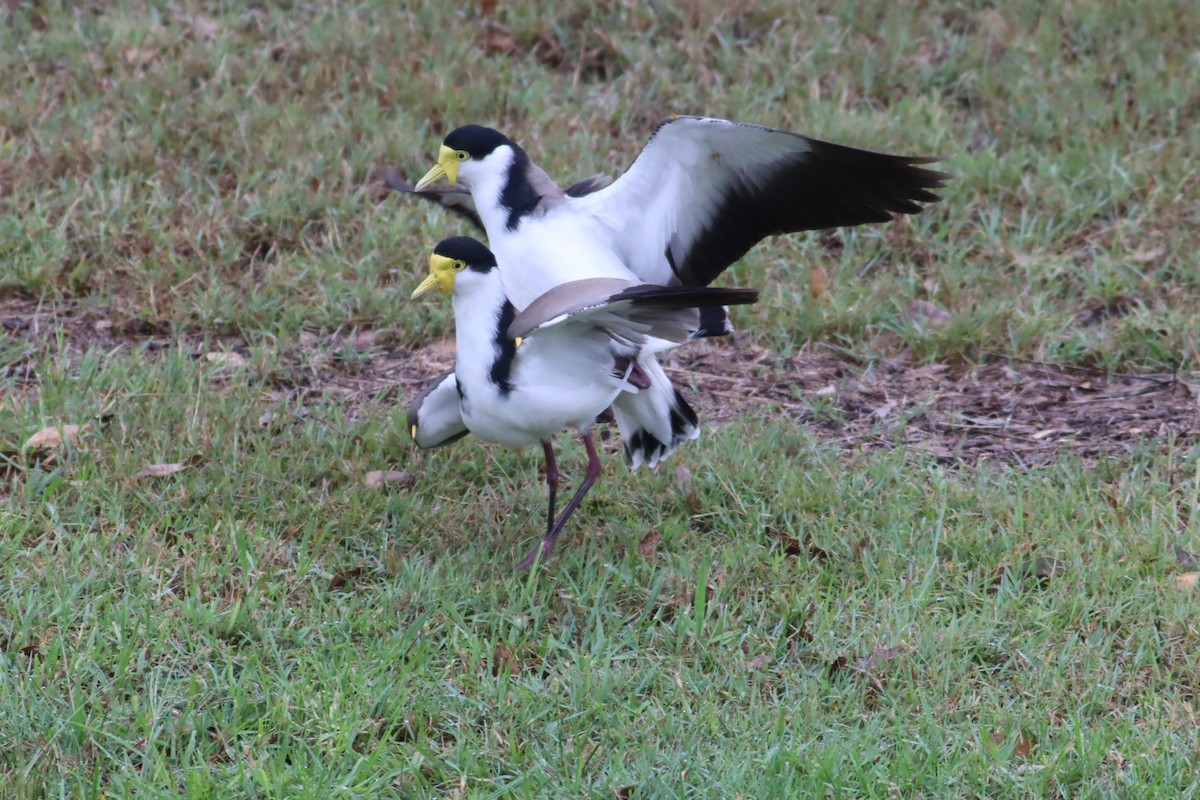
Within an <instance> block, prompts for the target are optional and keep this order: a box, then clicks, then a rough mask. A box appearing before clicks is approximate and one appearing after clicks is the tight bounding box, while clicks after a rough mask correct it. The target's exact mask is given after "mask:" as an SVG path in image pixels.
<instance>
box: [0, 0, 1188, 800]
mask: <svg viewBox="0 0 1200 800" xmlns="http://www.w3.org/2000/svg"><path fill="white" fill-rule="evenodd" d="M541 5H544V4H541ZM2 8H3V10H2V11H0V87H2V91H0V498H2V499H3V500H2V502H0V798H9V797H12V798H42V797H47V798H48V797H101V796H107V797H126V796H137V797H180V796H183V797H194V798H209V797H212V798H228V797H289V798H292V797H295V798H320V799H321V800H327V799H328V798H356V797H363V798H367V797H372V798H373V797H391V796H394V797H460V798H468V797H469V798H476V797H479V798H486V797H597V798H649V797H674V798H678V797H712V798H731V797H746V798H759V797H792V796H821V797H887V798H891V797H913V796H928V797H933V796H947V797H1006V796H1011V797H1017V796H1020V797H1148V796H1162V797H1191V796H1200V778H1198V777H1197V775H1200V768H1198V764H1197V761H1200V727H1198V725H1197V716H1198V715H1200V707H1198V704H1200V700H1198V691H1200V623H1198V622H1197V611H1198V610H1200V594H1197V593H1196V591H1195V590H1194V585H1195V583H1196V578H1197V577H1198V575H1197V573H1200V559H1198V558H1197V557H1196V556H1194V555H1192V554H1193V553H1196V552H1198V551H1200V527H1198V525H1197V522H1196V521H1195V519H1194V517H1195V516H1196V514H1197V512H1200V461H1198V457H1200V447H1198V443H1200V405H1198V400H1197V399H1198V397H1200V350H1198V349H1200V314H1198V313H1197V310H1198V309H1200V257H1198V256H1197V253H1196V231H1197V230H1200V203H1198V202H1197V201H1198V200H1200V155H1198V154H1200V95H1198V94H1197V90H1196V83H1195V78H1194V76H1195V74H1196V72H1197V69H1200V62H1198V61H1197V55H1196V54H1197V52H1200V14H1197V13H1196V12H1195V11H1194V10H1193V9H1192V4H1191V3H1188V2H1183V0H1179V2H1170V0H1155V1H1151V0H1145V1H1144V2H1136V1H1134V0H1129V1H1127V2H1115V3H1101V2H1097V1H1095V0H1081V1H1080V2H1073V3H1067V4H1062V5H1061V7H1059V6H1055V5H1054V4H1045V3H1033V2H1028V1H1027V0H1015V1H1014V2H1012V3H1008V4H1001V5H999V6H997V7H991V5H990V4H983V3H963V2H949V1H948V0H934V1H933V2H930V3H922V4H897V3H883V2H870V3H852V2H848V0H832V2H827V3H821V4H796V3H789V2H782V1H781V0H759V2H740V1H739V2H735V3H733V4H729V3H718V2H715V1H710V0H689V2H686V3H681V4H676V5H675V6H674V7H671V5H670V4H638V3H602V4H596V7H593V4H589V3H583V2H568V3H561V4H557V5H556V6H555V7H554V10H553V11H547V10H545V9H543V8H539V7H538V5H535V4H533V3H529V2H526V0H518V2H513V3H496V2H494V0H481V2H477V3H474V4H468V5H457V6H455V5H452V4H446V3H435V2H432V1H431V0H413V2H408V3H384V2H375V3H367V2H347V3H332V2H317V1H314V2H309V3H282V4H260V3H252V4H244V5H243V4H225V3H215V2H210V3H201V2H192V1H191V0H179V2H173V3H145V2H114V3H103V4H102V3H94V4H87V3H85V4H60V3H53V2H9V3H7V4H5V5H4V6H2ZM673 113H675V114H689V113H690V114H695V113H700V114H706V115H711V116H720V117H726V118H732V119H739V120H745V121H748V122H756V123H761V124H766V125H771V126H774V127H781V128H786V129H789V130H797V131H801V132H804V133H806V134H809V135H812V136H816V137H819V138H823V139H828V140H833V141H838V142H842V143H846V144H851V145H856V146H860V147H867V148H874V149H880V150H887V151H892V152H901V153H910V154H938V155H940V156H942V157H943V158H944V159H945V161H944V168H945V169H947V170H948V171H950V172H952V173H954V175H955V178H954V180H953V181H952V182H951V183H950V184H949V185H948V186H947V188H946V189H945V190H944V191H943V192H942V194H943V196H944V200H943V202H942V203H940V204H937V205H935V206H931V207H930V208H929V209H928V210H927V211H926V212H925V213H923V214H921V215H920V216H917V217H912V218H908V219H906V220H903V221H899V222H895V223H892V224H890V225H875V226H866V227H862V228H857V229H840V230H837V231H833V232H823V233H819V234H812V235H798V236H790V237H782V238H777V239H773V240H770V241H768V242H766V243H764V244H763V245H760V246H759V247H757V248H755V249H754V250H752V251H751V252H750V254H748V255H747V257H746V258H745V259H744V260H743V261H742V262H740V263H739V264H737V265H736V266H735V267H733V268H732V269H731V270H730V271H729V272H728V273H727V275H726V276H725V277H723V278H722V280H721V283H723V284H725V285H746V286H753V287H757V288H760V289H761V290H762V300H761V302H760V303H759V304H758V305H756V306H753V307H750V308H744V309H738V310H736V311H735V314H734V321H735V324H736V325H737V328H738V333H737V334H736V335H735V336H734V337H730V339H729V340H727V341H722V342H716V343H714V342H711V341H706V342H700V343H696V345H695V346H693V347H691V348H685V349H684V350H682V351H680V352H679V353H678V354H677V355H676V356H674V357H673V359H672V360H671V362H670V368H671V370H672V373H671V374H672V375H673V377H675V378H676V379H677V380H678V381H679V382H680V383H681V385H683V386H686V387H687V391H688V394H689V396H690V398H691V399H692V402H693V405H695V406H696V408H697V409H698V410H699V412H700V413H701V416H702V419H704V420H705V426H704V435H703V436H702V437H701V439H700V440H698V441H697V442H694V443H691V444H689V445H687V446H685V447H684V448H682V449H681V450H680V451H679V452H677V453H676V454H675V455H674V456H672V458H671V459H670V460H669V461H668V462H667V463H666V464H664V465H663V466H662V467H660V468H659V469H658V470H656V471H650V470H639V471H638V472H636V473H630V472H629V471H628V470H626V469H625V467H624V465H623V464H622V463H621V459H620V454H619V448H620V445H619V443H618V442H617V440H616V437H615V436H613V437H611V438H608V439H607V440H606V441H605V442H604V449H603V455H604V457H605V460H606V469H605V473H604V475H603V477H602V478H601V480H600V483H599V484H598V485H597V487H596V488H595V489H594V490H593V491H592V493H591V494H590V495H589V497H588V500H587V501H586V502H585V504H584V506H583V507H582V509H581V510H580V512H579V513H577V514H576V516H575V517H574V518H573V519H572V521H571V524H570V526H569V527H568V530H567V533H566V535H565V536H564V539H563V540H562V541H561V542H560V544H559V545H558V547H557V549H556V552H555V555H554V558H552V559H551V561H550V562H549V563H548V564H546V565H544V566H542V567H540V568H539V569H537V570H534V571H531V572H528V573H522V574H517V573H514V571H513V569H512V566H513V564H514V563H515V562H516V561H517V560H518V559H519V558H520V557H521V556H522V555H523V554H524V553H525V552H526V551H527V549H528V548H529V547H530V546H531V545H532V544H533V543H534V542H535V541H536V540H537V539H538V538H539V535H540V532H541V521H542V519H543V514H544V503H545V495H544V489H543V487H542V485H541V484H540V478H539V473H538V461H539V460H540V459H539V454H538V453H534V452H526V453H513V452H509V451H507V450H504V449H503V448H493V447H490V446H486V445H483V444H481V443H480V442H478V441H473V440H472V439H470V438H468V439H465V440H463V441H461V442H459V443H457V444H456V445H454V446H453V447H451V448H448V449H444V450H439V451H433V452H421V451H418V450H417V449H416V448H415V447H414V446H413V445H412V443H411V442H410V440H409V438H408V433H407V430H406V424H405V418H404V413H403V409H404V405H405V402H406V400H407V399H408V398H410V397H411V396H413V395H414V394H415V393H416V392H417V391H419V390H420V388H421V387H422V386H423V384H424V380H425V379H426V378H427V377H430V376H433V375H435V374H437V373H439V372H440V371H442V370H444V369H446V368H447V367H448V366H449V364H450V363H451V362H452V358H453V353H452V344H451V343H450V342H448V340H447V338H446V337H447V336H448V335H449V333H450V332H451V330H452V320H451V318H450V314H449V304H448V303H446V302H443V301H441V299H440V297H439V298H438V299H433V298H429V299H427V300H425V301H422V302H410V301H409V300H408V295H409V293H410V292H411V291H412V289H413V288H414V287H415V285H416V284H417V282H418V281H419V280H420V278H421V277H422V276H423V274H424V272H425V269H426V264H427V257H428V252H429V249H430V248H431V246H432V245H433V244H434V243H435V242H437V241H438V240H439V239H441V238H444V237H446V236H450V235H456V234H461V233H467V232H469V229H468V228H467V227H466V225H465V223H463V222H462V221H461V220H459V219H457V218H455V217H452V216H450V215H447V214H446V213H445V212H444V211H443V210H441V209H439V208H436V207H434V206H433V205H431V204H427V203H421V202H417V201H416V200H415V199H413V198H410V197H405V196H398V195H396V194H393V193H390V192H389V191H388V190H387V189H386V187H385V185H384V177H385V176H386V175H388V174H389V171H390V170H399V171H400V172H401V173H403V174H405V175H407V176H408V177H409V178H416V177H419V176H420V175H421V174H422V173H423V172H424V171H425V170H426V169H427V168H428V167H429V166H430V165H431V164H432V162H433V159H434V157H435V155H436V153H437V147H438V145H439V143H440V141H441V138H442V136H443V135H444V134H445V133H446V132H447V131H448V130H450V129H451V128H453V127H454V126H456V125H458V124H462V123H467V122H479V123H483V124H489V125H493V126H496V127H498V128H500V129H502V130H504V131H505V132H507V133H509V134H510V135H511V136H513V138H515V139H516V140H517V141H519V142H521V143H522V144H523V145H524V146H525V147H526V149H527V150H528V151H529V152H530V153H531V154H532V156H533V157H534V158H535V159H536V160H537V161H538V162H539V163H540V164H541V165H542V166H544V167H545V168H546V170H547V171H548V172H549V173H550V174H551V175H552V176H554V177H556V178H557V179H558V180H559V181H560V182H562V183H567V182H569V181H573V180H575V179H579V178H583V177H586V176H588V175H592V174H594V173H597V172H608V173H612V174H615V173H619V172H620V171H621V170H623V169H624V168H625V167H626V166H627V165H628V164H629V163H630V162H631V161H632V159H633V158H634V156H635V155H636V154H637V152H638V150H639V148H640V147H641V145H642V143H643V142H644V141H645V139H646V138H647V136H648V135H649V134H650V132H651V131H652V130H653V127H654V125H655V124H656V123H657V122H658V121H660V120H661V119H663V118H664V117H666V116H668V115H670V114H673ZM564 257H566V258H569V248H567V249H566V250H565V252H564ZM67 426H78V427H74V428H68V427H67ZM560 438H561V445H562V446H561V448H560V450H561V452H560V459H559V463H560V467H561V468H562V470H563V480H564V483H565V489H566V490H567V491H569V490H571V489H572V488H573V485H574V482H575V481H577V480H578V478H579V477H580V476H581V474H582V471H583V461H584V459H583V451H582V447H580V446H579V445H578V444H576V443H573V442H570V441H569V440H568V437H566V436H563V437H560ZM382 471H386V472H382Z"/></svg>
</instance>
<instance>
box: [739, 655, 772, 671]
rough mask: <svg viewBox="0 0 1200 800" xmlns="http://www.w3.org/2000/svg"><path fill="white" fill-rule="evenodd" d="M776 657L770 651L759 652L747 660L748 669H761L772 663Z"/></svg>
mask: <svg viewBox="0 0 1200 800" xmlns="http://www.w3.org/2000/svg"><path fill="white" fill-rule="evenodd" d="M773 660H774V658H773V657H772V656H771V654H770V653H759V654H758V655H756V656H755V657H754V658H752V659H750V660H749V661H747V662H746V669H761V668H762V667H765V666H767V665H768V664H770V663H771V662H772V661H773Z"/></svg>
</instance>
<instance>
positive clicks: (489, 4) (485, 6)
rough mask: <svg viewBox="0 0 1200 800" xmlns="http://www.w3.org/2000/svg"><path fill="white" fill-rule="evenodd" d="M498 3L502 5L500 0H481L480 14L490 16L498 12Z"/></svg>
mask: <svg viewBox="0 0 1200 800" xmlns="http://www.w3.org/2000/svg"><path fill="white" fill-rule="evenodd" d="M498 5H500V0H479V16H481V17H490V16H491V15H492V14H495V13H496V6H498Z"/></svg>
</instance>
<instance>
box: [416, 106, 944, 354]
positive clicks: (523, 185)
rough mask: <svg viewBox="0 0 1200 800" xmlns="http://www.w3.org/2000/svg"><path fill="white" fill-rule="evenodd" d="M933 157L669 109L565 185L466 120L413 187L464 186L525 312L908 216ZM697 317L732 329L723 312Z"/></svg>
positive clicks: (691, 275)
mask: <svg viewBox="0 0 1200 800" xmlns="http://www.w3.org/2000/svg"><path fill="white" fill-rule="evenodd" d="M937 160H938V159H937V158H930V157H920V156H916V157H914V156H897V155H886V154H882V153H874V152H870V151H867V150H858V149H855V148H852V147H846V146H843V145H839V144H831V143H829V142H823V141H820V140H818V139H812V138H809V137H807V136H801V135H799V134H795V133H788V132H786V131H781V130H775V129H772V128H766V127H762V126H759V125H750V124H746V123H740V122H732V121H729V120H724V119H709V118H702V117H677V118H672V119H670V120H667V121H666V122H663V123H662V124H661V125H659V126H658V128H657V129H656V130H655V131H654V133H653V135H652V136H651V137H650V140H649V141H648V142H647V143H646V146H645V147H644V148H643V149H642V152H641V153H640V154H639V155H638V157H637V158H636V159H635V160H634V162H633V165H632V166H630V168H629V169H628V171H626V172H625V173H624V174H623V175H621V176H620V177H618V178H617V179H616V180H615V181H612V182H611V183H607V182H606V179H604V180H599V181H597V182H596V183H595V184H589V185H587V186H586V187H585V190H583V191H580V190H575V191H567V190H563V189H561V188H560V187H559V186H558V184H556V183H555V182H554V181H553V180H551V178H550V177H549V176H548V175H547V174H546V173H545V172H544V171H543V170H542V169H541V168H540V167H538V166H537V165H536V164H534V163H533V162H532V161H531V160H530V158H529V155H528V154H527V153H526V152H525V151H524V150H522V149H521V147H520V146H518V145H517V144H516V143H515V142H513V141H512V140H511V139H509V138H508V137H507V136H505V135H504V134H502V133H500V132H498V131H495V130H492V129H491V128H485V127H482V126H479V125H467V126H465V127H461V128H457V129H455V130H453V131H451V133H450V134H449V135H448V136H446V138H445V140H444V142H443V143H442V146H441V150H440V152H439V154H438V160H437V164H436V165H435V166H434V167H433V168H432V169H430V170H429V172H428V173H427V174H426V175H425V176H424V177H423V178H422V179H421V180H420V181H419V182H418V183H417V185H416V187H415V188H416V189H417V190H418V191H420V190H423V189H425V188H426V187H428V186H430V185H431V184H433V183H434V182H436V181H438V180H441V179H443V178H445V179H446V180H447V181H449V182H450V183H451V184H452V185H453V184H455V183H458V184H461V185H462V186H464V187H466V188H467V189H468V190H470V192H471V195H472V198H473V200H474V210H475V212H476V213H477V214H478V216H479V218H480V219H481V220H482V223H483V226H484V228H485V229H486V231H487V235H488V246H489V247H490V248H491V249H492V250H493V251H494V252H495V254H496V257H497V259H499V262H500V264H501V270H500V272H501V276H502V277H503V280H504V288H505V290H506V291H507V292H508V296H509V298H510V300H511V301H512V303H513V304H514V305H515V306H516V307H517V308H518V309H521V308H524V307H525V306H527V305H528V304H529V303H531V302H533V300H534V298H536V297H538V296H539V295H541V294H543V293H545V292H547V291H549V290H550V289H552V288H554V287H555V286H557V285H558V284H560V283H564V282H566V281H571V280H579V279H582V278H620V279H624V280H632V281H641V282H645V283H652V284H657V285H662V286H707V285H708V284H709V283H711V282H712V281H713V280H714V279H715V278H716V277H717V276H719V275H720V274H721V273H722V272H723V271H724V270H725V269H726V268H727V267H729V266H730V265H731V264H733V263H734V262H736V261H737V260H738V259H740V258H741V257H742V256H743V255H744V254H745V253H746V252H747V251H748V250H749V249H750V248H751V247H753V246H754V245H755V244H756V243H757V242H759V241H760V240H762V239H763V238H765V237H767V236H771V235H773V234H782V233H790V232H795V231H804V230H813V229H821V228H832V227H838V226H844V225H859V224H862V223H867V222H886V221H888V220H890V219H891V218H892V215H894V214H916V213H918V212H920V211H921V209H922V206H921V204H922V203H932V202H935V201H937V200H938V199H939V197H938V196H937V195H936V194H935V193H934V190H936V189H938V188H940V187H941V186H942V185H943V184H944V183H945V181H946V180H947V179H948V178H949V175H947V174H945V173H942V172H936V171H933V170H930V169H927V168H925V167H924V166H923V165H925V164H929V163H932V162H935V161H937ZM585 183H587V182H585ZM568 243H569V245H570V253H571V257H570V258H564V257H563V254H564V245H565V244H568ZM703 327H704V332H705V333H724V332H725V331H726V328H725V327H724V325H722V324H720V319H718V320H713V319H711V318H706V319H705V320H704V326H703Z"/></svg>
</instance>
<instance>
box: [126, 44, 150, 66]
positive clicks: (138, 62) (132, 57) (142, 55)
mask: <svg viewBox="0 0 1200 800" xmlns="http://www.w3.org/2000/svg"><path fill="white" fill-rule="evenodd" d="M156 55H158V51H157V50H155V49H154V48H153V47H126V48H125V49H124V50H122V51H121V58H122V59H124V61H125V63H126V64H128V65H129V66H131V67H144V66H146V65H147V64H149V63H150V62H151V61H153V60H154V57H155V56H156Z"/></svg>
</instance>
